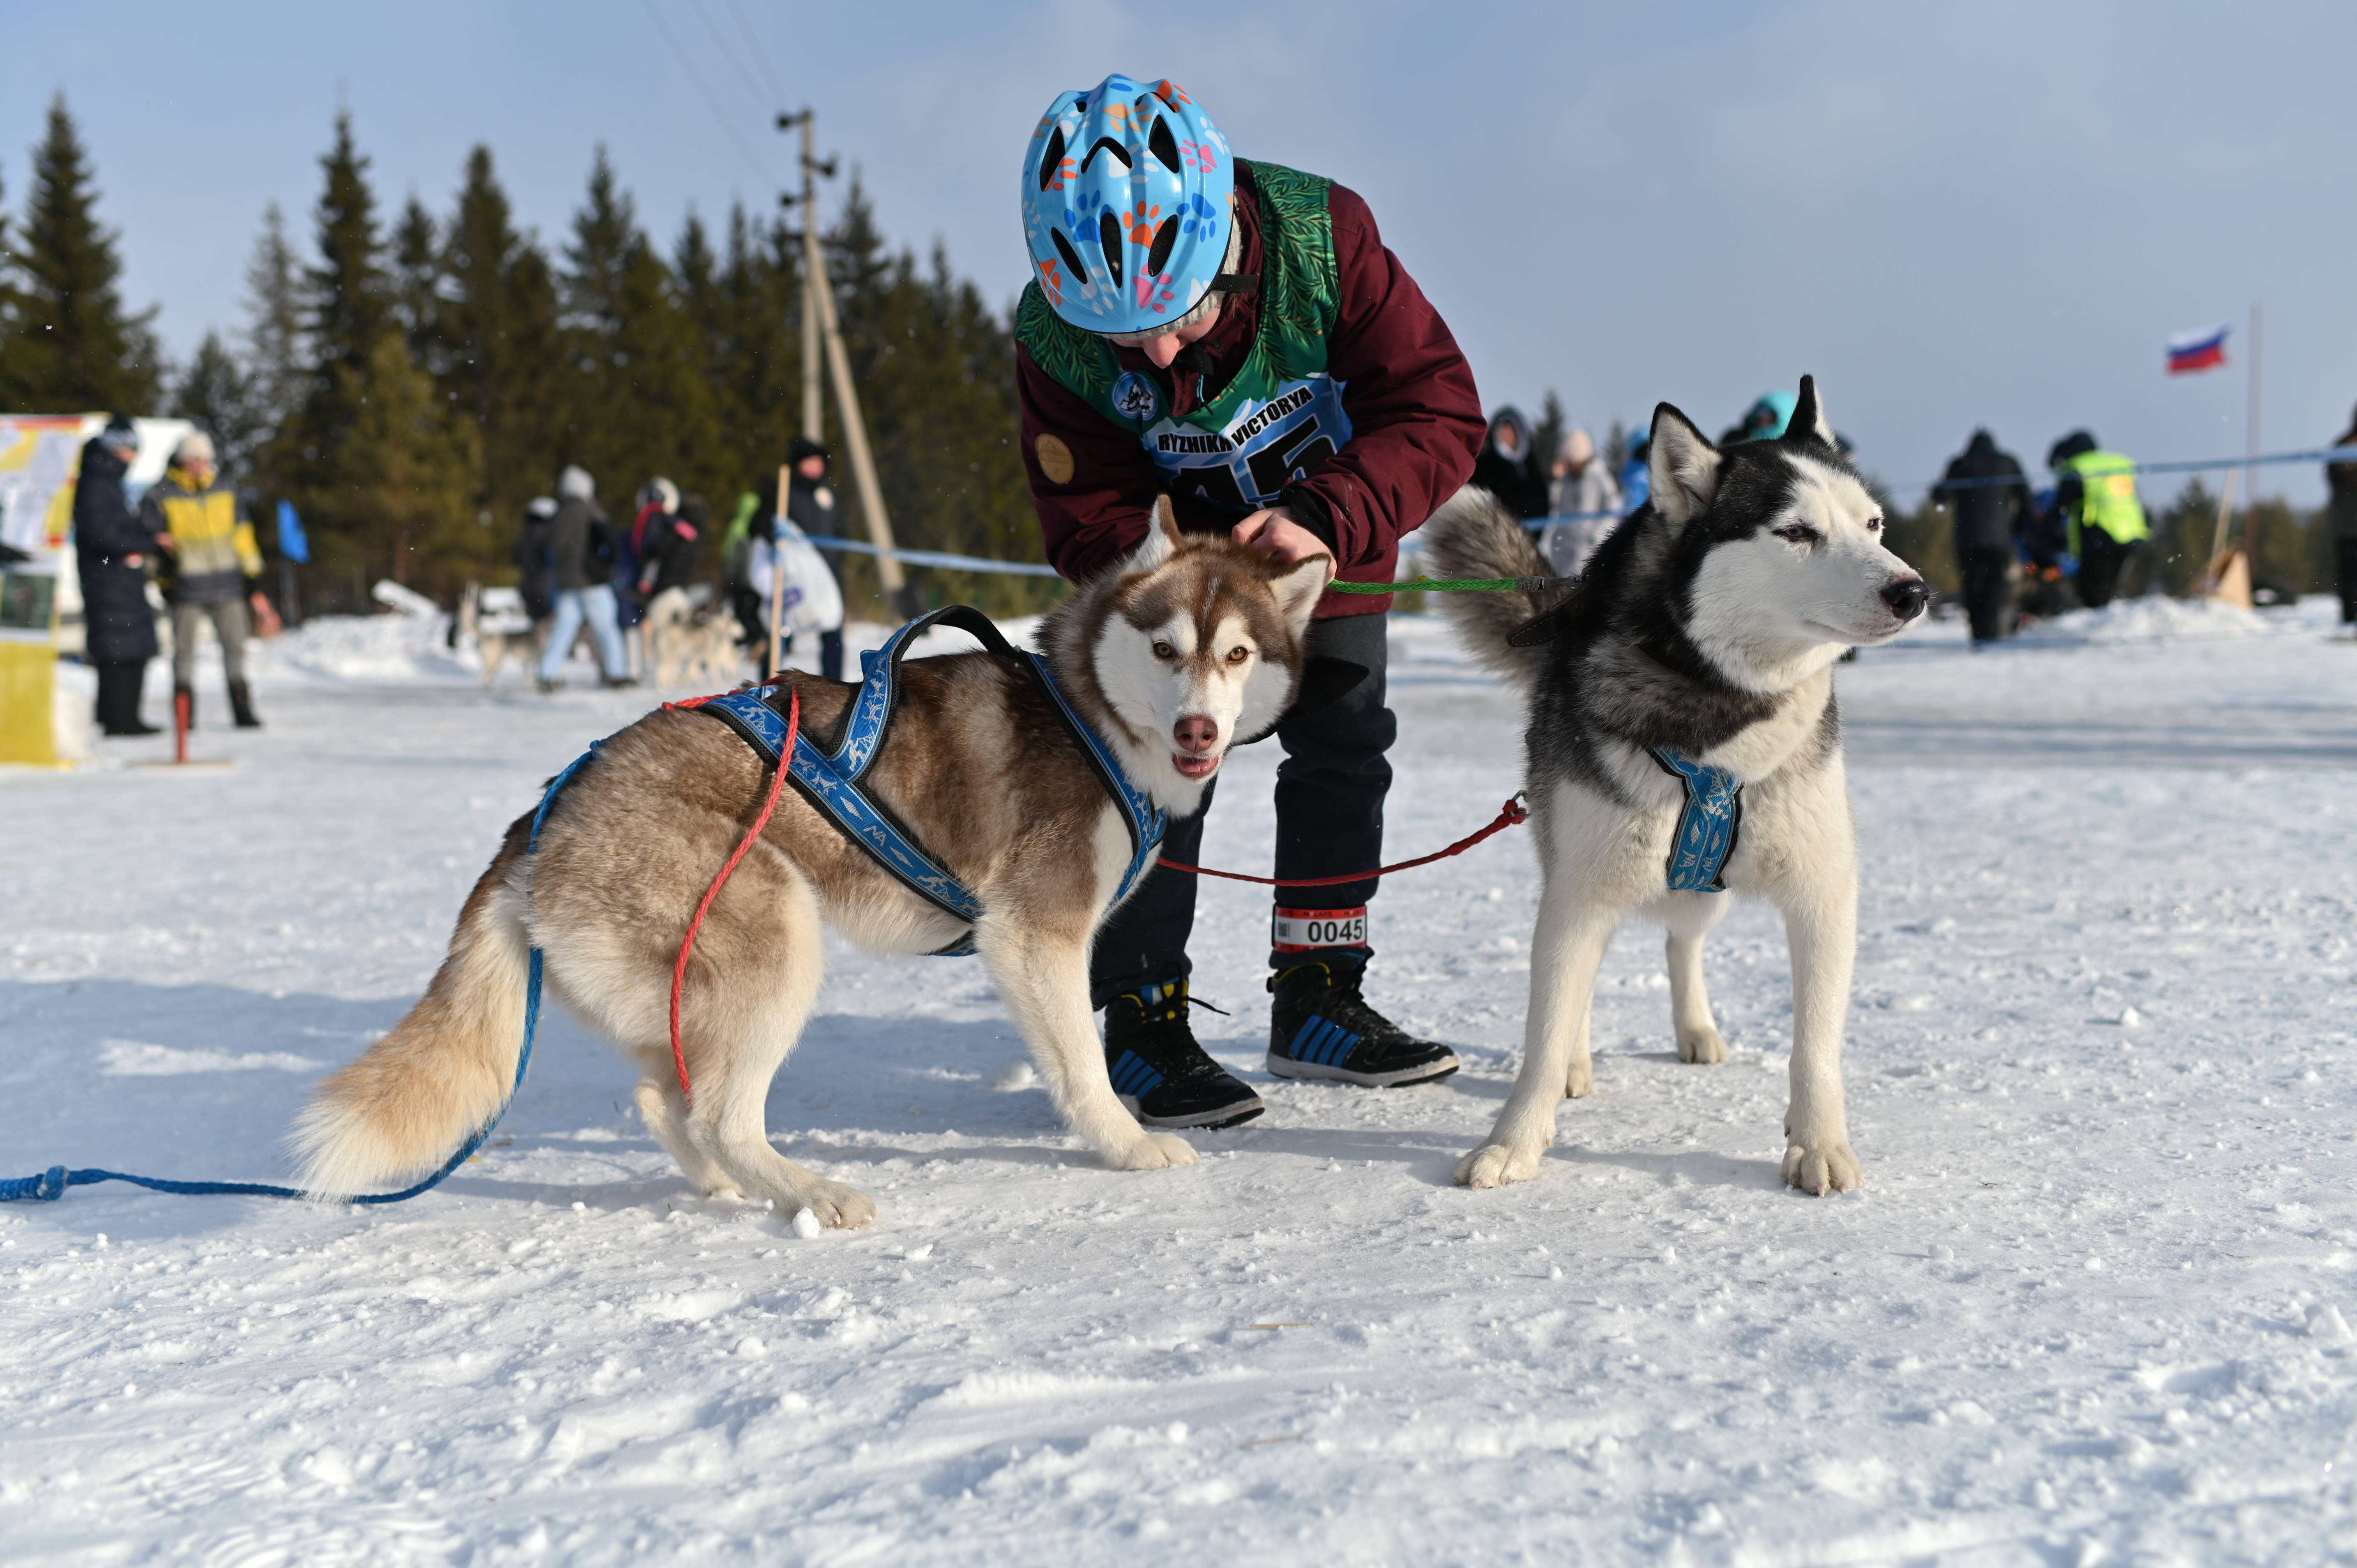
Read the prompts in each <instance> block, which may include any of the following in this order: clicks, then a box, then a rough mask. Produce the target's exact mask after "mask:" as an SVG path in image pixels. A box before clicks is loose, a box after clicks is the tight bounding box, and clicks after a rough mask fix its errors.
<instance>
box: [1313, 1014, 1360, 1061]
mask: <svg viewBox="0 0 2357 1568" xmlns="http://www.w3.org/2000/svg"><path fill="white" fill-rule="evenodd" d="M1320 1022H1322V1023H1324V1024H1325V1027H1324V1028H1322V1029H1320V1030H1319V1031H1318V1038H1317V1041H1316V1042H1315V1043H1314V1044H1312V1045H1311V1047H1309V1050H1310V1056H1311V1059H1313V1060H1315V1061H1316V1062H1317V1063H1318V1066H1319V1067H1332V1066H1333V1065H1334V1063H1335V1062H1336V1061H1337V1060H1339V1059H1340V1056H1341V1053H1342V1052H1343V1051H1344V1050H1347V1049H1348V1048H1349V1046H1350V1041H1351V1038H1352V1037H1353V1036H1351V1035H1350V1034H1348V1033H1347V1032H1346V1031H1345V1030H1344V1029H1343V1027H1342V1026H1341V1025H1340V1024H1337V1023H1335V1022H1334V1021H1333V1020H1332V1019H1330V1018H1329V1019H1322V1020H1320Z"/></svg>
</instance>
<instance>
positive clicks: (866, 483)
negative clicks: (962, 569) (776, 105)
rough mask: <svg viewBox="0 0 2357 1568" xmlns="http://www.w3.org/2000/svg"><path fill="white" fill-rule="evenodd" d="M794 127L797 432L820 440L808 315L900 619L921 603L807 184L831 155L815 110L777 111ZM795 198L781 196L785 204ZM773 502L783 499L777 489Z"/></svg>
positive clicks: (889, 600) (827, 167)
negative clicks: (798, 163)
mask: <svg viewBox="0 0 2357 1568" xmlns="http://www.w3.org/2000/svg"><path fill="white" fill-rule="evenodd" d="M796 127H799V128H800V129H801V131H802V196H801V198H800V202H801V206H802V276H803V279H804V281H805V285H806V286H807V287H808V289H809V290H810V292H809V294H808V295H805V296H804V303H805V306H808V305H812V304H814V305H816V306H817V307H818V308H817V310H816V311H815V312H814V313H813V312H812V311H811V310H809V309H807V308H805V310H804V311H803V315H802V434H804V435H808V436H809V437H810V438H811V439H812V440H813V441H816V440H818V439H820V436H819V435H818V431H817V420H818V371H817V366H816V363H815V354H816V349H815V348H814V346H813V345H814V338H813V333H812V330H811V327H812V324H813V316H814V317H815V320H816V325H817V327H818V334H817V336H821V337H823V338H824V339H825V349H826V358H827V369H828V371H830V372H831V379H832V380H833V381H834V402H835V406H836V407H837V408H838V409H839V410H840V411H841V413H842V418H843V441H844V445H845V446H846V447H848V448H850V457H851V477H852V480H853V482H854V483H856V485H857V486H858V487H859V510H860V511H861V513H862V514H864V515H865V516H866V519H867V539H868V542H869V543H871V544H873V545H875V546H876V548H877V551H878V552H879V553H878V554H877V557H876V575H877V576H878V577H880V578H881V579H882V580H883V584H884V602H885V605H886V607H888V609H889V610H890V612H891V613H892V614H893V615H895V616H898V617H899V618H901V619H902V620H909V619H913V618H915V616H916V615H917V613H918V611H919V609H920V606H919V605H918V604H917V602H916V596H915V595H914V594H913V593H912V592H911V591H910V589H909V579H908V577H907V575H905V574H904V573H903V572H902V571H901V570H900V558H899V556H898V555H896V554H894V553H892V550H893V541H892V520H891V518H890V517H888V515H886V513H885V510H884V489H883V487H882V486H881V485H880V484H878V483H877V478H876V456H875V454H874V452H873V451H871V450H870V449H869V447H868V445H867V421H866V419H865V418H864V417H862V416H861V414H860V411H859V389H858V387H856V385H854V384H853V382H852V379H851V356H850V355H849V353H848V352H846V351H845V349H844V346H843V327H842V323H841V322H840V321H839V320H838V319H837V317H836V315H835V309H834V281H833V280H832V279H831V278H829V277H828V276H827V272H826V257H825V255H824V254H823V252H821V250H820V248H819V240H818V192H817V190H816V188H814V187H813V185H812V183H811V181H812V177H813V175H819V174H823V175H827V176H830V177H832V176H833V175H834V159H833V158H829V159H827V160H825V161H824V162H823V163H822V162H821V161H820V160H819V157H818V156H817V153H816V151H815V150H814V149H815V147H816V144H817V134H818V133H817V111H815V110H812V109H804V110H802V112H801V113H796V114H780V115H779V116H778V128H779V129H780V130H781V131H783V130H788V129H791V128H796ZM784 200H785V201H786V202H787V204H789V205H791V204H792V203H793V202H794V201H795V198H792V197H787V198H785V199H784ZM778 504H779V505H780V507H782V506H783V505H784V504H785V495H784V492H783V491H780V493H779V497H778Z"/></svg>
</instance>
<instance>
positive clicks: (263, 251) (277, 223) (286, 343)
mask: <svg viewBox="0 0 2357 1568" xmlns="http://www.w3.org/2000/svg"><path fill="white" fill-rule="evenodd" d="M299 273H300V264H299V263H297V262H296V259H295V247H294V246H292V245H290V244H288V243H287V242H286V218H285V214H284V213H282V212H280V211H279V210H278V203H276V202H272V203H271V204H270V205H269V206H267V207H265V208H264V209H262V233H261V235H260V236H259V237H258V238H256V239H255V241H254V242H253V259H252V260H250V261H248V262H247V263H246V265H245V317H246V326H245V331H244V334H243V337H244V338H245V362H246V366H247V368H248V370H249V371H251V373H252V376H253V396H254V401H255V403H256V406H257V407H258V408H259V409H260V410H261V411H262V413H263V414H264V417H265V418H266V419H267V421H268V423H269V424H270V426H271V429H272V431H273V433H276V432H277V431H279V430H280V428H281V427H283V426H284V425H285V423H286V422H287V421H288V419H289V418H290V417H291V416H292V415H293V414H294V413H295V411H296V408H297V407H298V406H300V404H301V402H302V397H303V381H304V364H303V296H302V281H301V277H300V275H299Z"/></svg>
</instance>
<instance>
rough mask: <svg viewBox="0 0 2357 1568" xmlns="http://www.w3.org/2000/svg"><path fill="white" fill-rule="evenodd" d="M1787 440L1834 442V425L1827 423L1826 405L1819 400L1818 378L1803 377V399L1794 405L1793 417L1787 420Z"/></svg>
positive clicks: (1785, 426)
mask: <svg viewBox="0 0 2357 1568" xmlns="http://www.w3.org/2000/svg"><path fill="white" fill-rule="evenodd" d="M1784 439H1785V440H1787V441H1822V442H1824V444H1825V445H1826V446H1832V445H1833V444H1834V427H1833V426H1832V425H1831V424H1827V423H1825V405H1824V403H1820V402H1819V401H1818V400H1817V378H1816V377H1814V376H1803V377H1802V378H1801V399H1800V401H1799V402H1798V403H1794V404H1793V405H1792V418H1791V419H1790V420H1788V421H1786V422H1785V424H1784Z"/></svg>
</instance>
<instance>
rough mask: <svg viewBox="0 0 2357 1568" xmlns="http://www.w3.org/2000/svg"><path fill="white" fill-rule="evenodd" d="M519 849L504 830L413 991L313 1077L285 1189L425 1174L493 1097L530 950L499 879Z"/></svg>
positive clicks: (511, 1038) (515, 1045) (499, 1088)
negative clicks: (438, 960)
mask: <svg viewBox="0 0 2357 1568" xmlns="http://www.w3.org/2000/svg"><path fill="white" fill-rule="evenodd" d="M520 825H521V824H519V826H520ZM520 853H521V844H520V843H518V835H517V834H515V833H514V832H511V833H510V835H509V840H508V845H507V847H505V848H503V849H502V850H501V851H500V854H498V855H497V856H496V857H494V858H493V860H492V861H491V865H490V869H489V870H488V871H486V872H484V873H483V875H482V879H481V880H480V881H479V882H477V883H476V884H475V890H474V892H473V893H472V894H470V895H469V896H468V899H467V906H466V908H464V909H462V910H460V911H459V914H458V927H457V930H456V931H454V932H453V933H452V934H451V937H450V951H449V953H448V955H447V956H446V957H445V958H444V959H443V961H442V967H441V968H440V969H439V970H437V971H436V972H435V975H434V980H433V983H431V984H429V985H428V986H427V987H426V988H425V995H424V996H423V997H421V998H420V999H419V1000H418V1003H417V1005H416V1006H414V1007H413V1008H411V1009H410V1010H409V1015H408V1016H407V1017H405V1018H404V1019H402V1021H401V1023H400V1025H399V1026H398V1027H396V1028H395V1029H394V1030H393V1033H391V1034H389V1035H387V1036H385V1037H384V1038H383V1039H382V1040H379V1041H378V1042H377V1043H376V1044H374V1045H372V1046H371V1047H369V1048H368V1049H367V1050H366V1051H365V1052H363V1053H362V1054H361V1058H360V1059H359V1060H357V1061H355V1062H353V1063H351V1064H350V1066H348V1067H345V1068H343V1069H341V1070H339V1071H338V1072H336V1073H334V1074H332V1075H330V1076H329V1077H328V1079H327V1080H326V1081H325V1082H323V1083H321V1084H320V1085H319V1090H318V1092H317V1094H316V1095H315V1096H314V1097H313V1098H312V1101H311V1103H310V1104H309V1106H307V1108H305V1110H304V1112H303V1114H302V1115H301V1117H299V1118H298V1119H297V1120H296V1123H295V1131H294V1134H293V1138H292V1142H293V1144H294V1148H295V1155H296V1161H297V1165H298V1168H299V1170H300V1173H301V1174H300V1176H298V1178H297V1181H296V1185H297V1186H299V1187H302V1189H303V1190H304V1191H305V1192H306V1193H308V1194H309V1195H310V1196H312V1197H317V1198H321V1199H336V1198H343V1197H355V1196H358V1195H360V1194H362V1193H367V1192H372V1191H376V1190H379V1189H381V1188H383V1187H392V1186H398V1185H401V1184H403V1183H405V1182H408V1181H411V1180H414V1179H415V1178H416V1177H418V1176H425V1174H427V1173H428V1172H430V1171H432V1170H434V1169H435V1168H436V1167H437V1166H439V1165H441V1164H442V1163H443V1162H444V1161H445V1160H447V1159H448V1158H449V1157H450V1156H451V1155H453V1154H456V1153H457V1150H458V1146H459V1145H460V1144H463V1143H465V1142H466V1141H467V1139H468V1138H469V1137H470V1136H472V1135H473V1134H474V1133H476V1131H477V1130H479V1128H481V1127H482V1126H483V1125H484V1123H486V1122H489V1121H490V1119H491V1118H492V1117H493V1116H495V1115H497V1114H498V1113H499V1110H500V1106H501V1105H502V1104H503V1103H505V1101H506V1100H507V1096H508V1090H509V1088H510V1086H511V1085H512V1084H513V1083H514V1081H515V1069H516V1057H517V1054H518V1053H519V1052H520V1051H521V1050H522V1046H523V1008H524V991H525V988H526V984H527V983H528V981H529V978H530V965H531V953H532V947H531V938H530V936H529V934H528V933H527V932H526V930H525V929H524V921H523V897H522V894H520V893H518V892H517V891H515V890H514V889H512V888H511V887H510V886H508V874H509V871H510V870H511V867H512V866H513V865H514V863H515V861H516V859H517V858H518V855H519V854H520Z"/></svg>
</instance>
